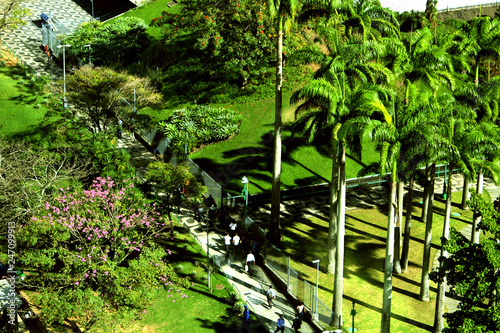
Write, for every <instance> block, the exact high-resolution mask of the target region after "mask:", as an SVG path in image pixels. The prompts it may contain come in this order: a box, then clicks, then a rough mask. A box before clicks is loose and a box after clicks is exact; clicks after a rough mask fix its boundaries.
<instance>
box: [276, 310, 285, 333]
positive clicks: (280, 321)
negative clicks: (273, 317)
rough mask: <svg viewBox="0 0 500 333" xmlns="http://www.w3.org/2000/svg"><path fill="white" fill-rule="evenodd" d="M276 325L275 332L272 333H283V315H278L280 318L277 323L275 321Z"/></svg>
mask: <svg viewBox="0 0 500 333" xmlns="http://www.w3.org/2000/svg"><path fill="white" fill-rule="evenodd" d="M276 325H277V326H278V327H277V328H276V331H274V333H276V332H278V331H281V333H284V332H285V318H283V315H282V314H280V317H279V318H278V321H276Z"/></svg>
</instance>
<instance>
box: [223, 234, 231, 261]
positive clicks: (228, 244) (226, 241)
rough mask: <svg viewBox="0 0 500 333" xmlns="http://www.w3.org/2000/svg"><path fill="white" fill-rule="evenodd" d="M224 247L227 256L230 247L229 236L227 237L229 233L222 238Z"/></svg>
mask: <svg viewBox="0 0 500 333" xmlns="http://www.w3.org/2000/svg"><path fill="white" fill-rule="evenodd" d="M224 245H225V246H226V256H229V248H230V247H231V236H229V233H227V235H226V236H224Z"/></svg>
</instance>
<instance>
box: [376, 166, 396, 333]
mask: <svg viewBox="0 0 500 333" xmlns="http://www.w3.org/2000/svg"><path fill="white" fill-rule="evenodd" d="M391 177H392V182H391V191H390V199H389V212H388V219H387V241H386V245H385V267H384V272H385V275H384V292H383V296H382V297H383V299H382V322H381V327H380V332H381V333H389V332H390V331H391V300H392V269H393V263H394V220H395V215H396V189H397V183H396V177H397V176H396V164H395V163H394V165H393V170H392V175H391Z"/></svg>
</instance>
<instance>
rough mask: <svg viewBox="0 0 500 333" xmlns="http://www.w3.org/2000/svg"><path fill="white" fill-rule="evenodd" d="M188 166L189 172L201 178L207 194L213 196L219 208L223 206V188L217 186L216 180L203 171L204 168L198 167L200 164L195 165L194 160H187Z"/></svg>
mask: <svg viewBox="0 0 500 333" xmlns="http://www.w3.org/2000/svg"><path fill="white" fill-rule="evenodd" d="M187 164H188V167H189V171H190V172H191V173H192V174H193V175H195V176H198V177H201V179H202V182H203V185H205V187H206V188H207V193H208V194H209V195H210V194H211V195H212V197H213V198H214V199H215V202H216V203H217V205H218V206H219V207H221V206H222V187H221V186H220V185H219V184H217V182H216V181H215V180H213V178H212V177H210V175H209V174H208V173H206V172H205V171H203V169H202V168H200V167H199V166H198V164H196V163H194V162H193V160H192V159H190V158H189V157H188V158H187Z"/></svg>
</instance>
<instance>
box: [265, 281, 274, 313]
mask: <svg viewBox="0 0 500 333" xmlns="http://www.w3.org/2000/svg"><path fill="white" fill-rule="evenodd" d="M266 296H267V304H269V309H272V308H273V299H276V291H275V290H274V289H273V286H271V285H270V286H269V289H267V293H266Z"/></svg>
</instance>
